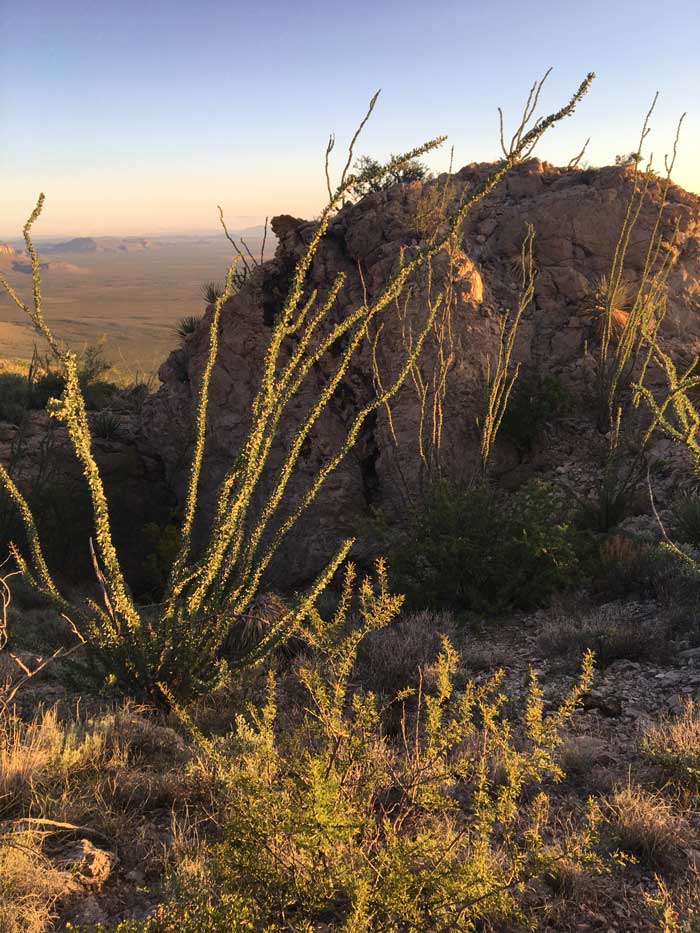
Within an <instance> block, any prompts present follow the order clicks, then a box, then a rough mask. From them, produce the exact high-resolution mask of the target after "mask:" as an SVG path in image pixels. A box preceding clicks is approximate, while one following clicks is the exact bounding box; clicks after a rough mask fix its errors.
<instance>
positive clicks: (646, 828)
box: [606, 783, 689, 870]
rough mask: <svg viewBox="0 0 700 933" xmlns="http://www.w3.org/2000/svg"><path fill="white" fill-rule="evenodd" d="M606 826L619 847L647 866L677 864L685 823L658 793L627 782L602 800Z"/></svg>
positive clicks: (686, 835)
mask: <svg viewBox="0 0 700 933" xmlns="http://www.w3.org/2000/svg"><path fill="white" fill-rule="evenodd" d="M606 809H607V820H608V827H609V829H610V831H611V833H612V836H613V838H614V840H615V842H616V844H617V845H618V846H619V848H620V850H621V851H622V852H624V853H625V854H627V855H632V856H633V857H634V858H635V859H638V860H639V862H640V863H641V864H642V865H643V866H645V867H648V868H654V869H658V870H664V869H666V870H668V869H672V868H675V867H677V866H678V864H679V861H680V860H681V858H682V856H683V848H684V846H685V845H686V844H687V842H688V841H689V829H688V825H687V823H686V822H685V820H684V819H683V817H682V816H681V815H680V814H679V813H678V812H677V811H676V810H674V809H673V807H672V806H671V804H670V803H669V802H668V801H666V800H664V799H663V798H662V797H661V796H660V795H659V794H652V793H649V792H648V791H646V790H644V789H643V788H642V787H639V786H637V785H633V784H631V783H628V784H627V785H626V786H624V787H622V788H620V789H619V790H617V791H616V792H615V793H614V794H613V795H612V797H610V798H609V799H608V800H607V802H606Z"/></svg>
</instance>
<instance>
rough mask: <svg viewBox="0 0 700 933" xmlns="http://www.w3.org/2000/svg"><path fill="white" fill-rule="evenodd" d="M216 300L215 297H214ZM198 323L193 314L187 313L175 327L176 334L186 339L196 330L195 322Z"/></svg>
mask: <svg viewBox="0 0 700 933" xmlns="http://www.w3.org/2000/svg"><path fill="white" fill-rule="evenodd" d="M214 301H216V298H215V299H214ZM198 323H199V318H198V317H195V316H194V315H193V314H190V315H188V316H187V317H183V318H181V320H180V321H179V323H178V325H177V327H176V328H175V329H176V331H177V335H178V337H179V338H180V339H181V340H186V339H187V338H188V337H190V336H192V334H193V333H194V332H195V331H196V330H197V324H198Z"/></svg>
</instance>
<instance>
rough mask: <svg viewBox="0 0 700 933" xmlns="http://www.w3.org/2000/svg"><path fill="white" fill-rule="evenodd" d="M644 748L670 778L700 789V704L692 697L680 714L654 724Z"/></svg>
mask: <svg viewBox="0 0 700 933" xmlns="http://www.w3.org/2000/svg"><path fill="white" fill-rule="evenodd" d="M642 748H643V750H644V753H645V754H646V755H647V757H648V758H650V759H651V760H652V761H653V762H654V763H655V764H657V765H659V766H660V767H661V769H662V770H663V771H664V773H665V774H666V775H667V776H668V777H669V778H671V779H672V780H676V781H679V782H682V783H683V784H685V785H690V786H691V787H692V788H693V789H695V790H697V789H699V788H700V703H697V702H694V701H693V700H688V701H687V702H686V705H685V709H684V710H683V713H682V714H681V715H680V716H678V717H677V718H675V719H668V720H666V721H664V722H660V723H655V724H654V725H652V726H650V727H649V728H648V729H647V730H646V732H645V735H644V739H643V741H642Z"/></svg>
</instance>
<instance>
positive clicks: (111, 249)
mask: <svg viewBox="0 0 700 933" xmlns="http://www.w3.org/2000/svg"><path fill="white" fill-rule="evenodd" d="M264 232H265V227H264V226H263V225H262V224H258V225H257V226H254V227H246V228H244V229H242V230H234V231H231V236H232V237H234V239H239V240H240V239H241V238H243V239H244V240H246V241H249V242H252V241H254V240H258V241H259V240H261V239H262V237H263V234H264ZM212 240H217V241H219V242H221V241H223V232H222V231H221V230H212V231H211V232H206V231H205V232H204V233H176V234H172V235H167V236H166V235H163V236H153V237H140V236H125V237H116V236H100V237H90V236H78V237H72V238H70V239H67V240H57V239H51V240H43V239H39V240H38V241H37V242H36V247H37V251H38V252H39V254H40V255H42V256H43V255H46V254H52V253H53V254H61V255H68V254H73V255H90V254H94V253H131V252H140V251H142V250H157V249H161V248H163V247H168V246H170V247H172V246H177V245H178V244H179V243H181V244H187V243H192V244H194V243H202V244H203V243H210V242H212ZM267 242H268V244H269V245H273V244H274V243H275V235H274V233H273V232H272V230H270V229H269V228H268V231H267ZM26 258H27V254H26V251H25V249H24V243H23V242H20V241H19V240H17V241H14V242H11V243H0V262H2V261H3V260H4V261H5V262H7V261H9V260H12V259H16V260H22V261H24V260H25V259H26Z"/></svg>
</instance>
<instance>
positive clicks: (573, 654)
mask: <svg viewBox="0 0 700 933" xmlns="http://www.w3.org/2000/svg"><path fill="white" fill-rule="evenodd" d="M628 612H629V607H622V606H617V605H605V606H600V607H599V608H598V609H596V610H595V611H594V612H591V613H590V614H588V615H584V616H582V617H577V618H574V617H566V616H565V617H563V618H562V617H555V618H552V619H551V620H550V621H548V622H547V623H546V624H545V626H544V628H543V630H542V631H541V632H540V634H539V636H538V639H537V646H538V648H539V650H540V651H541V652H542V653H543V654H544V655H545V656H546V657H550V658H556V659H557V660H558V661H559V662H560V663H561V664H562V665H563V666H564V667H566V668H568V669H570V670H575V669H576V668H577V667H578V665H579V663H580V659H581V655H582V654H583V653H584V652H586V651H592V652H593V653H594V654H595V658H596V662H597V664H598V665H599V666H600V667H607V666H608V665H609V664H612V663H613V662H615V661H621V660H627V661H655V662H658V661H659V659H660V658H663V657H664V656H665V655H667V654H668V645H667V639H666V638H665V637H664V636H665V633H664V630H663V628H662V627H661V626H660V625H659V624H658V623H650V622H641V621H640V620H639V619H637V618H633V617H630V616H629V615H628Z"/></svg>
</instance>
